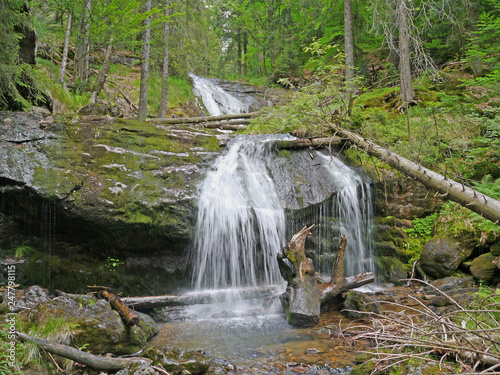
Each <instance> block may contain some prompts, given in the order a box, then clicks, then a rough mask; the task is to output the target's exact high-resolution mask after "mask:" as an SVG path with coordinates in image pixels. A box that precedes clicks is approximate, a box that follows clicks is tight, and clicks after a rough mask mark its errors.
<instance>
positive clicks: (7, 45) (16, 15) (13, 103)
mask: <svg viewBox="0 0 500 375" xmlns="http://www.w3.org/2000/svg"><path fill="white" fill-rule="evenodd" d="M23 4H24V1H22V0H4V1H2V2H1V4H0V33H1V35H2V40H1V42H0V108H1V107H3V108H11V107H18V108H19V107H21V106H22V103H23V102H24V100H23V98H22V97H21V96H20V95H19V92H18V90H17V88H16V83H17V82H18V78H19V75H20V72H21V69H20V67H19V66H18V64H17V60H18V56H19V55H18V53H19V40H20V39H21V35H20V34H19V33H18V32H16V31H15V30H14V28H15V26H21V25H23V24H25V23H26V21H27V19H26V14H25V13H23V12H21V7H22V5H23Z"/></svg>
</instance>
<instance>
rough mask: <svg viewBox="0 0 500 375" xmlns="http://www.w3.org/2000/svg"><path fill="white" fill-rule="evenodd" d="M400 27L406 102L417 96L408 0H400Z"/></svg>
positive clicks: (398, 9)
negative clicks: (413, 84)
mask: <svg viewBox="0 0 500 375" xmlns="http://www.w3.org/2000/svg"><path fill="white" fill-rule="evenodd" d="M397 18H398V29H399V75H400V79H401V100H402V101H403V102H405V103H408V102H411V101H412V100H413V99H414V98H415V93H414V92H413V86H412V83H411V65H410V30H409V27H408V8H407V3H406V0H398V8H397Z"/></svg>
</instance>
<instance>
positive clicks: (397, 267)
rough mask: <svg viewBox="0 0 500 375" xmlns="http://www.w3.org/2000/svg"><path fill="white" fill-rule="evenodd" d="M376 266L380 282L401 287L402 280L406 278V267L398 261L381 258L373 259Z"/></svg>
mask: <svg viewBox="0 0 500 375" xmlns="http://www.w3.org/2000/svg"><path fill="white" fill-rule="evenodd" d="M375 259H376V262H377V266H378V275H379V277H380V278H382V281H384V282H389V283H392V284H394V285H403V284H404V281H402V280H403V279H406V278H407V277H408V269H407V268H408V267H407V266H405V265H404V264H403V262H401V261H400V260H399V259H397V258H394V257H390V256H382V257H377V258H375Z"/></svg>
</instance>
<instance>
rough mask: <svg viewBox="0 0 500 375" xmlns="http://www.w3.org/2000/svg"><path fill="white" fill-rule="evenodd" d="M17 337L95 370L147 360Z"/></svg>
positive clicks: (118, 368)
mask: <svg viewBox="0 0 500 375" xmlns="http://www.w3.org/2000/svg"><path fill="white" fill-rule="evenodd" d="M17 337H18V338H19V340H20V341H22V342H34V343H35V344H36V345H38V346H39V347H41V348H43V349H44V350H46V351H47V352H49V353H52V354H56V355H59V356H61V357H64V358H69V359H71V360H73V361H75V362H78V363H81V364H84V365H86V366H89V367H91V368H93V369H95V370H107V371H118V370H121V369H123V368H125V367H128V366H130V365H131V364H133V363H137V362H148V360H147V359H146V358H107V357H99V356H96V355H93V354H89V353H85V352H82V351H81V350H78V349H75V348H72V347H71V346H67V345H61V344H56V343H53V342H51V341H48V340H44V339H39V338H37V337H33V336H29V335H27V334H25V333H20V332H19V333H18V335H17Z"/></svg>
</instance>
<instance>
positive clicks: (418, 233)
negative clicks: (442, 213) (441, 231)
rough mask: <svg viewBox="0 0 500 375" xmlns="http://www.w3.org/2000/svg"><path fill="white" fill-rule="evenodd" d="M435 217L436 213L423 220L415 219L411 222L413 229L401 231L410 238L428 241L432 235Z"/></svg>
mask: <svg viewBox="0 0 500 375" xmlns="http://www.w3.org/2000/svg"><path fill="white" fill-rule="evenodd" d="M437 216H438V214H437V212H436V213H433V214H432V215H429V216H426V217H424V218H416V219H414V220H413V221H412V222H413V227H412V228H408V229H403V231H404V232H405V233H407V234H408V236H409V237H410V238H424V239H429V238H431V237H432V235H433V233H432V232H433V226H434V221H435V220H436V218H437Z"/></svg>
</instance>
